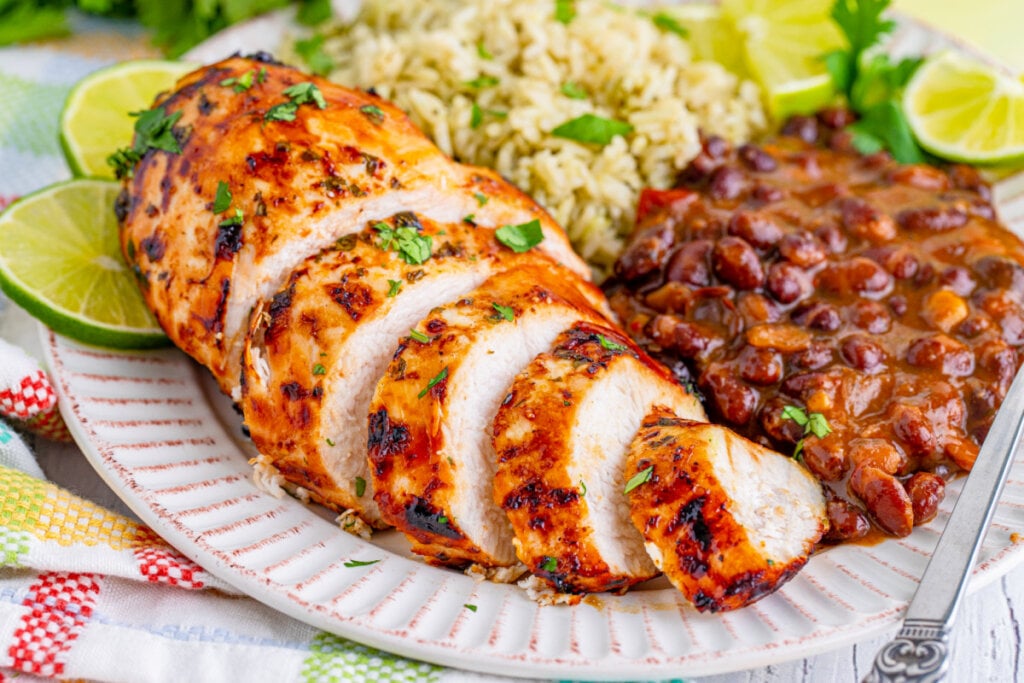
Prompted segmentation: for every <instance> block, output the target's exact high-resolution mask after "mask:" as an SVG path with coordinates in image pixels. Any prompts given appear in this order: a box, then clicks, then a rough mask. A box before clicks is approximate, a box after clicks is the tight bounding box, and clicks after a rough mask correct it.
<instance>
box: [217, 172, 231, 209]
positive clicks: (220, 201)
mask: <svg viewBox="0 0 1024 683" xmlns="http://www.w3.org/2000/svg"><path fill="white" fill-rule="evenodd" d="M229 208H231V190H230V189H229V188H228V184H227V183H225V182H224V181H223V180H218V181H217V194H215V195H214V197H213V212H214V213H224V212H225V211H227V210H228V209H229Z"/></svg>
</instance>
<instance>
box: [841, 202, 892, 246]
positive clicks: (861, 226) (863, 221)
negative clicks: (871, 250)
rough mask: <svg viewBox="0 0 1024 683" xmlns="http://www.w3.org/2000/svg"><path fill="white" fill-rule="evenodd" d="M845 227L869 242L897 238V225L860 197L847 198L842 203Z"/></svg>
mask: <svg viewBox="0 0 1024 683" xmlns="http://www.w3.org/2000/svg"><path fill="white" fill-rule="evenodd" d="M840 211H841V212H842V218H843V227H845V228H846V229H847V230H849V231H850V232H851V233H852V234H854V235H856V236H858V237H860V238H861V239H866V240H868V241H869V242H875V243H881V242H888V241H890V240H892V238H894V237H895V236H896V224H895V223H894V222H893V220H892V218H890V217H889V216H888V215H887V214H884V213H882V212H881V211H879V210H878V209H876V208H875V207H873V206H871V205H870V204H868V203H867V202H866V201H864V200H863V199H860V198H859V197H847V198H846V199H843V200H842V202H840Z"/></svg>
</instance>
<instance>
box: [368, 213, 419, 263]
mask: <svg viewBox="0 0 1024 683" xmlns="http://www.w3.org/2000/svg"><path fill="white" fill-rule="evenodd" d="M373 229H374V230H376V231H377V234H378V235H379V236H380V242H379V243H378V245H377V246H379V247H380V248H381V249H383V250H385V251H389V250H391V251H397V252H398V257H399V258H400V259H402V260H403V261H405V262H406V263H408V264H410V265H414V266H415V265H419V264H421V263H423V262H424V261H426V260H427V259H428V258H430V253H431V250H432V249H433V239H431V237H430V236H429V235H421V234H419V232H417V231H416V228H414V227H412V226H408V225H403V226H399V227H397V228H394V227H392V226H390V225H388V224H387V223H384V222H381V223H377V224H375V225H374V226H373Z"/></svg>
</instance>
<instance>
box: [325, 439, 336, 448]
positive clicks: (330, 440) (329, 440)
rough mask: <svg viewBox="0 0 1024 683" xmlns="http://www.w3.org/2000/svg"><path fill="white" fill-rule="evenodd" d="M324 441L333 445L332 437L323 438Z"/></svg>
mask: <svg viewBox="0 0 1024 683" xmlns="http://www.w3.org/2000/svg"><path fill="white" fill-rule="evenodd" d="M324 441H326V442H327V445H328V446H334V439H331V438H327V439H324Z"/></svg>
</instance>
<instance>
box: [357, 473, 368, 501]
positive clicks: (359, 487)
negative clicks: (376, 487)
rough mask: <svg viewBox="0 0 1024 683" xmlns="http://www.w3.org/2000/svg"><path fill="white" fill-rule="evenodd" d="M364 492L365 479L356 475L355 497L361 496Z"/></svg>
mask: <svg viewBox="0 0 1024 683" xmlns="http://www.w3.org/2000/svg"><path fill="white" fill-rule="evenodd" d="M364 493H366V480H365V479H363V478H362V477H356V497H357V498H362V497H363V494H364Z"/></svg>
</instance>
